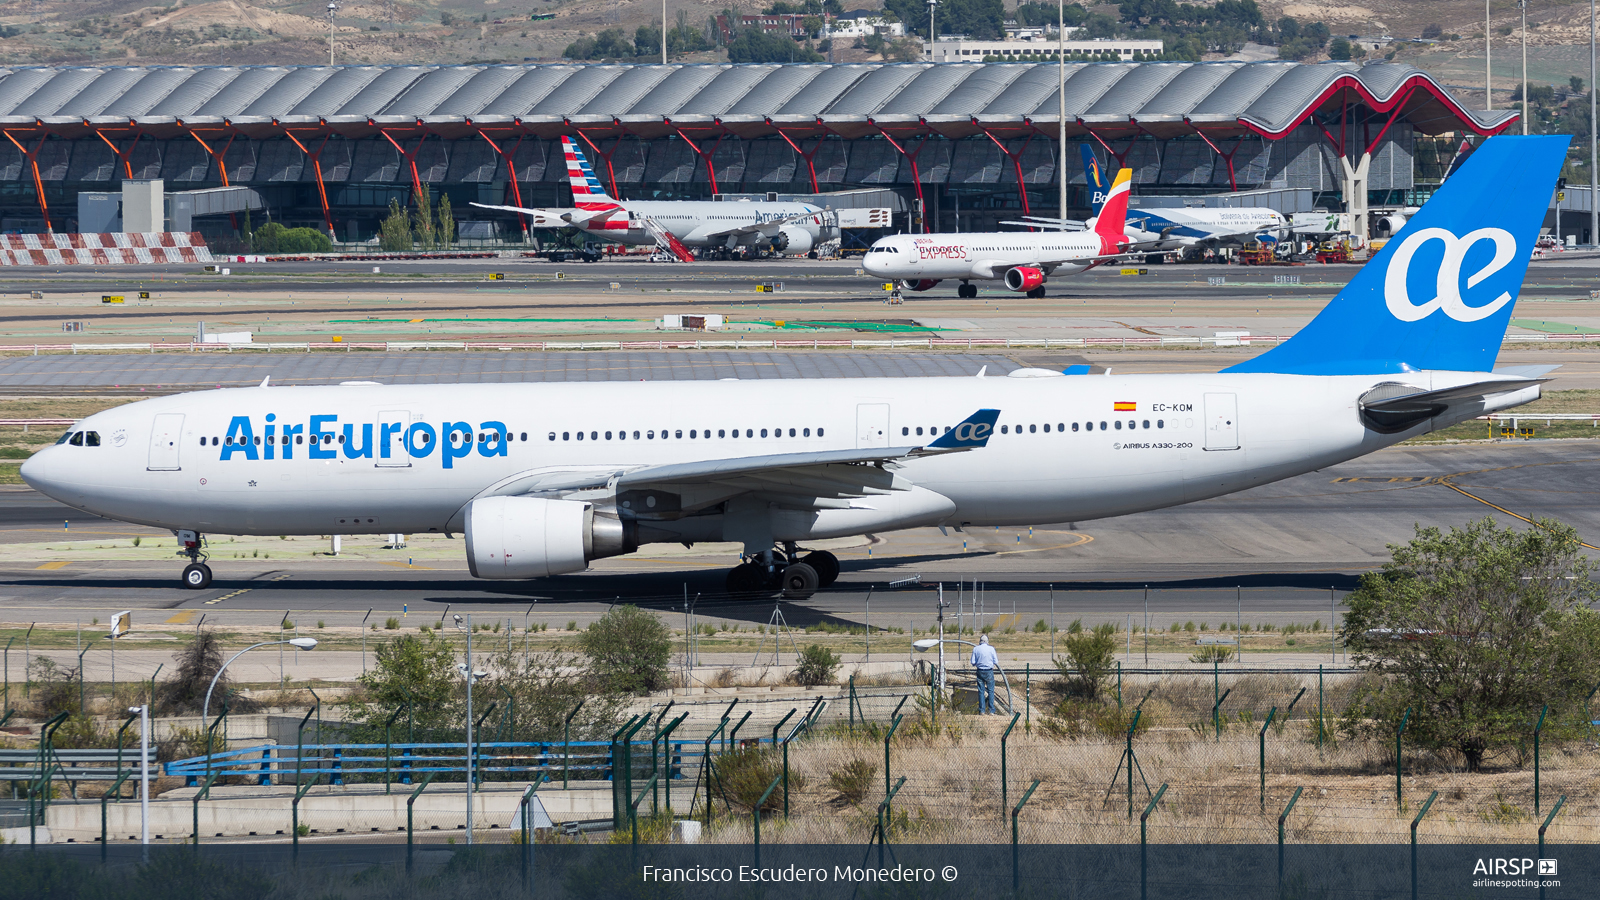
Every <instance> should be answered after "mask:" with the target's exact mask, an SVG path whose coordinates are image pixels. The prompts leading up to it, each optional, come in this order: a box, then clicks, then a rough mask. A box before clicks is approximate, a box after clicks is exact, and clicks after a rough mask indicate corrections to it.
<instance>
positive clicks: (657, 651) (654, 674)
mask: <svg viewBox="0 0 1600 900" xmlns="http://www.w3.org/2000/svg"><path fill="white" fill-rule="evenodd" d="M578 645H579V646H580V647H581V648H582V649H583V652H584V655H586V656H588V657H589V670H590V672H591V673H592V674H593V675H595V676H596V677H597V678H599V679H600V681H602V682H603V683H604V684H605V685H606V686H607V687H608V688H609V689H610V690H613V691H617V692H621V693H629V694H639V693H648V692H650V691H657V690H660V689H662V688H664V687H666V686H667V683H668V682H667V660H668V659H669V658H670V656H671V654H672V634H671V632H670V631H668V630H667V626H665V625H663V624H662V623H661V620H660V619H657V618H656V617H655V616H654V615H652V614H651V613H648V612H645V611H644V610H642V609H640V608H639V607H637V606H631V605H630V606H618V607H613V608H612V609H611V611H610V612H608V613H606V614H605V615H603V616H601V617H600V618H599V619H597V620H596V621H595V623H594V624H593V625H590V626H589V630H588V631H585V632H584V633H583V634H582V636H580V637H579V638H578Z"/></svg>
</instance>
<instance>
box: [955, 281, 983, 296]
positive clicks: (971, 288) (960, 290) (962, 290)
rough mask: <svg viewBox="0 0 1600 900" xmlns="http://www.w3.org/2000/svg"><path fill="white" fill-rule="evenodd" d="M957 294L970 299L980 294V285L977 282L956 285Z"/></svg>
mask: <svg viewBox="0 0 1600 900" xmlns="http://www.w3.org/2000/svg"><path fill="white" fill-rule="evenodd" d="M956 296H957V297H960V298H961V299H963V300H970V299H972V298H973V297H976V296H978V286H977V285H975V284H962V285H958V286H957V287H956Z"/></svg>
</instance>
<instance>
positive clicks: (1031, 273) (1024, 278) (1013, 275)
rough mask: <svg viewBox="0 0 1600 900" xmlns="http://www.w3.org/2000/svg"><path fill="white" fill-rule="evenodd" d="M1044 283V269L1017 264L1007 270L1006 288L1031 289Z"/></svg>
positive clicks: (1013, 289)
mask: <svg viewBox="0 0 1600 900" xmlns="http://www.w3.org/2000/svg"><path fill="white" fill-rule="evenodd" d="M1042 284H1044V270H1043V269H1035V268H1034V267H1033V266H1015V267H1013V268H1010V269H1007V270H1006V290H1008V291H1018V292H1021V291H1031V290H1033V289H1034V288H1036V287H1039V286H1040V285H1042Z"/></svg>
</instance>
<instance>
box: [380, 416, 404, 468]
mask: <svg viewBox="0 0 1600 900" xmlns="http://www.w3.org/2000/svg"><path fill="white" fill-rule="evenodd" d="M410 427H411V411H410V410H405V409H387V410H384V411H383V412H381V413H378V462H377V465H378V468H380V469H383V468H389V469H400V468H406V467H409V466H410V465H411V450H410V448H409V447H408V446H407V443H406V440H407V438H406V429H408V428H410Z"/></svg>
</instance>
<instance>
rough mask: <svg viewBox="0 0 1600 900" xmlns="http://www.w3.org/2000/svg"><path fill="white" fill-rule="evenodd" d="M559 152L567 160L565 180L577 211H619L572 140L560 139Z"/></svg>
mask: <svg viewBox="0 0 1600 900" xmlns="http://www.w3.org/2000/svg"><path fill="white" fill-rule="evenodd" d="M561 152H562V155H564V156H565V157H566V158H567V180H568V181H569V182H571V184H572V205H573V206H576V207H577V208H578V209H582V210H587V211H593V212H603V211H606V210H612V209H621V208H622V207H621V204H619V203H618V202H617V201H616V200H615V199H614V198H612V197H611V196H609V195H607V194H606V189H605V188H603V187H601V186H600V179H598V178H596V177H595V175H594V167H593V166H590V165H589V160H588V158H587V157H585V156H584V155H583V151H582V150H579V149H578V145H577V144H575V143H573V142H572V138H570V137H566V136H563V137H562V138H561Z"/></svg>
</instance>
